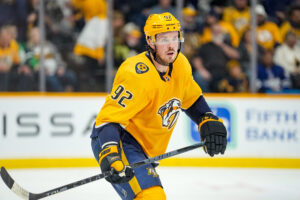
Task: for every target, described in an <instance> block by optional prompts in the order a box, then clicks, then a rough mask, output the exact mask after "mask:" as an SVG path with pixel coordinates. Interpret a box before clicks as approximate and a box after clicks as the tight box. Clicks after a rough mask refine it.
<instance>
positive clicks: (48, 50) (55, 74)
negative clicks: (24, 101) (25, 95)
mask: <svg viewBox="0 0 300 200" xmlns="http://www.w3.org/2000/svg"><path fill="white" fill-rule="evenodd" d="M43 45H44V46H43V47H44V65H43V67H44V68H45V74H46V87H47V91H56V92H62V91H74V89H75V87H76V76H75V74H74V72H73V71H71V70H69V69H67V68H66V64H65V63H64V61H63V60H62V58H61V56H60V54H59V52H58V51H57V49H56V47H55V46H54V45H53V44H52V43H51V42H50V41H45V43H44V44H43ZM27 50H28V52H27V62H26V63H28V64H29V65H30V66H31V67H32V69H33V70H34V71H35V73H36V76H37V77H39V73H38V71H39V70H40V63H39V58H40V56H41V44H40V32H39V29H38V28H37V27H35V28H32V29H31V31H30V33H29V40H28V42H27Z"/></svg>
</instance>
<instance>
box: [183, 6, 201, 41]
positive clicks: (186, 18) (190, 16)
mask: <svg viewBox="0 0 300 200" xmlns="http://www.w3.org/2000/svg"><path fill="white" fill-rule="evenodd" d="M197 14H198V13H197V10H196V9H195V8H194V7H192V6H191V5H189V6H187V7H185V8H183V10H182V20H183V25H182V30H183V32H184V34H185V36H186V34H189V33H192V34H193V33H196V32H200V31H201V30H202V25H201V24H200V23H199V21H198V20H197Z"/></svg>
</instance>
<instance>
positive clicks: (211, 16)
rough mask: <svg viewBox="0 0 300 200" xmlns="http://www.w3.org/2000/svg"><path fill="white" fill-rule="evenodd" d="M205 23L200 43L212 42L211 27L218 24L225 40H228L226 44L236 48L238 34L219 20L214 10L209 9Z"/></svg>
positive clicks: (227, 24) (228, 24)
mask: <svg viewBox="0 0 300 200" xmlns="http://www.w3.org/2000/svg"><path fill="white" fill-rule="evenodd" d="M205 23H206V24H205V25H206V27H205V28H204V30H203V33H202V36H201V41H202V43H207V42H210V41H211V40H212V34H211V26H212V25H213V24H215V23H218V24H219V25H220V26H221V27H222V30H223V33H224V36H225V40H228V42H227V43H229V44H230V45H232V46H234V47H236V48H237V47H238V45H239V40H240V38H239V35H238V33H237V32H236V30H235V29H234V27H233V26H232V25H231V24H230V23H228V22H225V21H223V20H219V18H218V15H217V13H216V12H215V11H214V10H212V9H211V10H210V12H209V13H208V14H207V16H206V20H205Z"/></svg>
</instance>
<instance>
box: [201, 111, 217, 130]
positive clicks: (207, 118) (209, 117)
mask: <svg viewBox="0 0 300 200" xmlns="http://www.w3.org/2000/svg"><path fill="white" fill-rule="evenodd" d="M208 121H215V122H216V121H217V122H221V123H223V120H222V119H221V118H218V117H217V116H215V115H214V114H212V113H210V112H209V113H205V114H204V115H203V116H202V117H201V119H200V122H199V125H198V131H199V133H200V129H201V126H202V125H203V124H204V123H206V122H208Z"/></svg>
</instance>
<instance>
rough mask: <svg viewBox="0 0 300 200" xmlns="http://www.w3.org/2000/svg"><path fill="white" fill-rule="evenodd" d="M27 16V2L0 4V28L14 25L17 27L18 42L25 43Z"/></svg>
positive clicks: (12, 0)
mask: <svg viewBox="0 0 300 200" xmlns="http://www.w3.org/2000/svg"><path fill="white" fill-rule="evenodd" d="M27 14H28V3H27V0H6V1H1V3H0V26H4V25H6V24H15V25H16V26H17V27H18V34H17V35H18V38H17V39H18V40H19V41H21V42H25V41H26V33H27V23H26V17H27Z"/></svg>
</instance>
